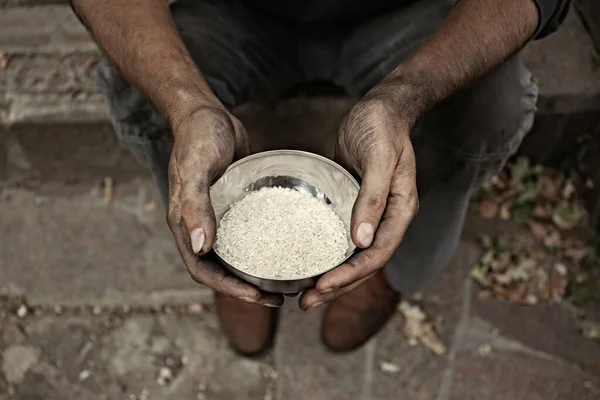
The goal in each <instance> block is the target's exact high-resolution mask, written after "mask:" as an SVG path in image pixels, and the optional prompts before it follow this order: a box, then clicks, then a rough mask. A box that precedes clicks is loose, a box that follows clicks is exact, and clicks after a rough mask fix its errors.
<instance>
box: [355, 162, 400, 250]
mask: <svg viewBox="0 0 600 400" xmlns="http://www.w3.org/2000/svg"><path fill="white" fill-rule="evenodd" d="M397 162H398V160H397V159H396V158H394V157H393V156H390V157H385V156H384V157H378V158H376V157H375V155H373V156H369V157H368V158H367V160H366V161H365V162H363V165H362V166H361V167H362V170H363V176H362V182H361V185H360V190H359V192H358V197H357V199H356V202H355V203H354V208H353V209H352V222H351V228H350V229H351V233H352V241H353V242H354V244H356V246H357V247H360V248H363V249H364V248H367V247H369V246H370V245H371V244H372V243H373V239H374V238H375V232H376V231H377V228H378V227H379V222H380V220H381V216H382V215H383V212H384V210H385V208H386V204H387V198H388V194H389V191H390V183H391V181H392V176H393V174H394V167H395V166H396V164H397Z"/></svg>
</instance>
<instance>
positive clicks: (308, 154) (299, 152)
mask: <svg viewBox="0 0 600 400" xmlns="http://www.w3.org/2000/svg"><path fill="white" fill-rule="evenodd" d="M274 154H295V155H300V156H305V157H312V158H315V159H317V160H319V161H323V162H325V163H327V164H329V165H331V166H333V167H335V168H336V169H337V170H339V171H340V172H342V173H343V174H344V175H346V177H347V178H349V179H350V182H352V184H353V185H354V186H355V187H356V188H357V189H358V190H360V185H359V183H358V181H357V180H356V179H355V178H354V177H353V176H352V174H351V173H350V172H348V171H347V170H346V169H345V168H344V167H342V166H341V165H340V164H338V163H336V162H335V161H333V160H330V159H329V158H327V157H323V156H322V155H320V154H316V153H311V152H309V151H304V150H267V151H261V152H260V153H254V154H252V155H249V156H247V157H244V158H241V159H239V160H237V161H236V162H234V163H233V164H231V165H230V166H229V168H227V169H226V170H225V172H224V173H223V175H225V174H226V173H227V172H229V171H230V170H231V169H233V168H235V167H237V166H240V165H242V164H244V163H245V162H248V161H252V160H253V159H255V158H260V157H264V156H268V155H274ZM356 249H357V247H356V246H354V250H352V251H351V252H350V254H348V255H347V256H346V257H344V258H343V259H341V260H340V261H339V262H338V263H337V264H336V265H334V266H333V267H331V268H329V269H326V270H324V271H322V272H319V273H318V274H313V275H309V276H303V277H299V278H288V279H285V278H267V277H264V276H260V275H255V274H251V273H248V272H246V271H243V270H241V269H239V268H237V267H236V266H234V265H231V264H230V263H228V262H227V261H226V260H225V259H224V258H223V257H222V256H221V255H220V254H219V252H218V251H217V250H215V249H214V248H213V251H214V252H215V254H216V255H217V256H218V258H219V259H220V260H221V261H223V262H224V263H226V264H227V265H229V266H230V267H231V268H234V269H236V270H237V271H240V272H242V273H244V274H246V275H249V276H251V277H253V278H258V279H265V280H270V281H281V282H291V281H301V280H304V279H311V278H315V277H318V276H321V275H323V274H326V273H328V272H329V271H332V270H333V269H335V268H337V267H339V266H340V265H342V264H343V263H345V262H346V261H347V260H348V259H349V258H350V257H352V256H353V255H354V253H355V252H356Z"/></svg>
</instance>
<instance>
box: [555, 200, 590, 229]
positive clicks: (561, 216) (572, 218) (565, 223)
mask: <svg viewBox="0 0 600 400" xmlns="http://www.w3.org/2000/svg"><path fill="white" fill-rule="evenodd" d="M582 214H583V213H582V211H581V210H580V209H579V208H578V207H576V206H574V205H569V204H568V203H562V204H559V205H558V206H557V207H556V208H555V209H554V211H553V212H552V222H554V224H555V225H556V226H558V227H559V228H561V229H573V228H575V226H577V223H578V222H579V220H580V219H581V217H582Z"/></svg>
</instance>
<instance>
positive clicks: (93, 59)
mask: <svg viewBox="0 0 600 400" xmlns="http://www.w3.org/2000/svg"><path fill="white" fill-rule="evenodd" d="M97 64H98V59H97V58H96V57H90V58H88V59H87V60H85V62H84V63H83V66H84V67H85V68H87V69H89V68H93V67H95V66H96V65H97Z"/></svg>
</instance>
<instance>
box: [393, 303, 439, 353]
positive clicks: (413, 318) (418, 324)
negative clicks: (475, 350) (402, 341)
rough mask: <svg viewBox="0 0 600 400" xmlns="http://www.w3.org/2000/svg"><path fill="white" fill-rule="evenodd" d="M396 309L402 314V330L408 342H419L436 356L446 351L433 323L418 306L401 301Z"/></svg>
mask: <svg viewBox="0 0 600 400" xmlns="http://www.w3.org/2000/svg"><path fill="white" fill-rule="evenodd" d="M398 309H399V310H400V312H401V313H402V314H403V315H404V325H403V326H402V332H403V333H404V335H405V336H406V338H407V339H408V342H409V344H412V345H414V344H416V343H418V342H421V343H422V344H423V345H424V346H426V347H427V348H429V349H430V350H431V351H432V352H433V353H434V354H436V355H438V356H440V355H442V354H445V353H446V346H445V345H444V343H443V342H442V341H441V340H440V339H439V337H438V335H437V333H436V331H435V327H434V323H433V322H432V321H431V320H430V319H428V318H427V315H426V314H425V312H424V311H423V310H422V309H421V308H420V307H419V306H417V305H411V304H410V303H408V302H406V301H403V302H401V303H400V305H399V306H398Z"/></svg>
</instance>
